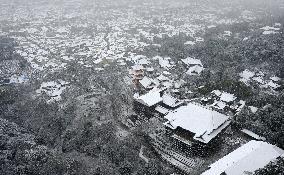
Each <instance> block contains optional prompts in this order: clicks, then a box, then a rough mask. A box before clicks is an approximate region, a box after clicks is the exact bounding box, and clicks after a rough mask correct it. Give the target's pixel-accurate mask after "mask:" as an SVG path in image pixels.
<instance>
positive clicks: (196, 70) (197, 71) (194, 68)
mask: <svg viewBox="0 0 284 175" xmlns="http://www.w3.org/2000/svg"><path fill="white" fill-rule="evenodd" d="M203 69H204V68H203V67H201V66H199V65H195V66H192V67H190V68H189V69H188V70H187V72H186V74H188V75H199V74H200V73H201V72H202V71H203Z"/></svg>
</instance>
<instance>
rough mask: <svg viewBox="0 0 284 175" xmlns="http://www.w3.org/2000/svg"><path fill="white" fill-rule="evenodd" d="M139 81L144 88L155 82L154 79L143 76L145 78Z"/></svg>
mask: <svg viewBox="0 0 284 175" xmlns="http://www.w3.org/2000/svg"><path fill="white" fill-rule="evenodd" d="M139 82H140V84H141V85H142V86H143V87H144V88H148V87H149V86H150V85H151V84H153V81H152V80H151V79H150V78H148V77H143V79H142V80H140V81H139Z"/></svg>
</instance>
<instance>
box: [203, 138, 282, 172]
mask: <svg viewBox="0 0 284 175" xmlns="http://www.w3.org/2000/svg"><path fill="white" fill-rule="evenodd" d="M283 153H284V150H281V149H280V148H278V147H276V146H274V145H271V144H269V143H266V142H262V141H254V140H252V141H250V142H248V143H247V144H245V145H243V146H241V147H240V148H238V149H236V150H235V151H233V152H231V153H230V154H228V155H226V156H225V157H223V158H221V159H220V160H218V161H217V162H215V163H213V164H211V165H210V169H209V170H207V171H205V172H204V173H202V175H220V174H222V173H226V174H227V175H240V174H245V173H246V172H254V171H255V170H257V169H259V168H262V167H264V166H265V165H267V164H268V163H269V162H270V161H271V160H274V159H276V158H277V157H279V156H281V155H282V154H283Z"/></svg>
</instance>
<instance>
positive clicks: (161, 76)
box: [157, 74, 170, 81]
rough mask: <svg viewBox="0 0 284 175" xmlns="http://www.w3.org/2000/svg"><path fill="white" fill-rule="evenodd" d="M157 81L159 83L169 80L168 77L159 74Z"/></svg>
mask: <svg viewBox="0 0 284 175" xmlns="http://www.w3.org/2000/svg"><path fill="white" fill-rule="evenodd" d="M157 79H158V80H159V81H168V80H170V79H169V78H168V77H166V76H164V75H163V74H161V75H160V76H158V77H157Z"/></svg>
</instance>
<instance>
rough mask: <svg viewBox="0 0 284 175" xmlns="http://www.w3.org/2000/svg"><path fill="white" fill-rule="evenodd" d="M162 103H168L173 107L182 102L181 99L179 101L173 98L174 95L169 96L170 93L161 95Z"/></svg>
mask: <svg viewBox="0 0 284 175" xmlns="http://www.w3.org/2000/svg"><path fill="white" fill-rule="evenodd" d="M163 103H164V104H165V105H168V106H170V107H173V108H174V107H177V106H179V105H180V104H181V103H182V101H180V100H178V99H176V98H174V97H173V96H171V95H170V94H164V95H163Z"/></svg>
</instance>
